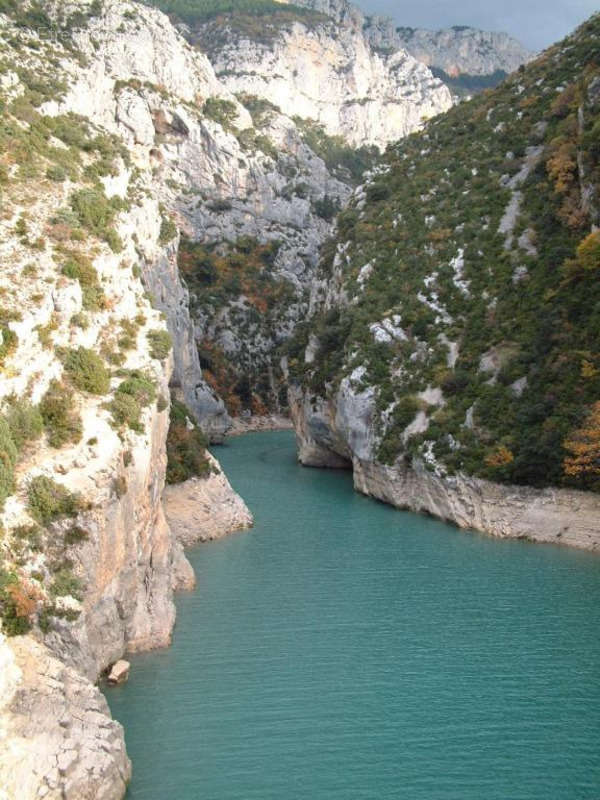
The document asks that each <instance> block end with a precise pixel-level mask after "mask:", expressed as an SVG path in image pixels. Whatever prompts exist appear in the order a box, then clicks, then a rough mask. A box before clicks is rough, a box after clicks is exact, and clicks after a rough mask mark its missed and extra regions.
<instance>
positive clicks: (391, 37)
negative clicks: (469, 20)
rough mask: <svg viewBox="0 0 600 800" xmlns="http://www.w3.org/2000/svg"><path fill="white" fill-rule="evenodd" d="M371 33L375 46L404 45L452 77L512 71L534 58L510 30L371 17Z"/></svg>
mask: <svg viewBox="0 0 600 800" xmlns="http://www.w3.org/2000/svg"><path fill="white" fill-rule="evenodd" d="M367 36H368V37H369V40H370V41H371V42H372V44H373V45H374V46H375V47H379V48H384V49H386V48H392V49H395V48H403V49H404V50H406V51H407V52H409V53H410V54H411V55H412V56H413V57H414V58H416V59H417V60H418V61H421V62H422V63H423V64H427V66H429V67H437V68H438V69H440V70H443V71H444V72H445V73H446V75H449V76H450V77H458V76H459V75H462V74H467V75H471V76H473V75H480V76H483V75H492V74H493V73H495V72H503V73H505V74H509V73H511V72H514V71H515V70H516V69H518V68H519V67H520V66H521V65H522V64H526V63H527V62H528V61H531V59H532V57H533V53H530V52H529V51H528V50H526V48H525V47H523V45H522V44H521V43H520V42H518V41H517V40H516V39H514V38H513V37H512V36H509V35H508V34H507V33H499V32H495V31H481V30H478V29H477V28H471V27H469V26H468V25H457V26H454V27H452V28H446V29H443V30H438V31H430V30H424V29H421V28H406V27H396V26H395V25H394V23H393V22H391V20H385V19H381V18H380V17H370V18H369V24H368V31H367Z"/></svg>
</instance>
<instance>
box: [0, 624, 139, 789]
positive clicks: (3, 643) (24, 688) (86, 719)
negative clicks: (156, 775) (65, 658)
mask: <svg viewBox="0 0 600 800" xmlns="http://www.w3.org/2000/svg"><path fill="white" fill-rule="evenodd" d="M0 720H1V726H0V750H1V751H2V758H0V798H2V800H15V798H22V799H23V800H30V799H31V800H34V798H36V799H37V798H46V800H120V798H122V797H123V795H124V794H125V790H126V787H127V783H128V781H129V778H130V776H131V764H130V762H129V759H128V758H127V754H126V752H125V742H124V739H123V729H122V727H121V726H120V725H119V723H118V722H115V721H114V720H113V719H111V716H110V711H109V709H108V705H107V703H106V700H105V699H104V697H103V696H102V694H101V693H100V691H99V690H98V689H97V688H96V687H95V686H92V685H91V684H90V683H89V682H88V681H87V680H85V678H83V677H82V676H81V675H80V674H79V673H78V672H77V671H76V670H74V669H72V668H71V667H67V666H65V665H64V664H62V663H61V662H60V661H58V660H57V659H56V658H53V657H52V656H51V655H50V654H49V653H48V652H47V651H46V650H45V649H44V648H43V647H41V646H40V645H39V644H37V643H36V642H34V641H33V640H31V639H30V638H29V637H18V638H16V639H12V640H5V639H4V637H3V636H2V634H0Z"/></svg>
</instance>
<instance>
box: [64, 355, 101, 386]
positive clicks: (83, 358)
mask: <svg viewBox="0 0 600 800" xmlns="http://www.w3.org/2000/svg"><path fill="white" fill-rule="evenodd" d="M64 355H65V357H64V365H65V370H66V372H67V375H68V376H69V378H70V379H71V381H72V383H73V385H74V386H76V387H77V389H79V390H80V391H82V392H89V393H90V394H106V393H107V392H108V390H109V389H110V373H109V371H108V370H107V368H106V367H105V365H104V361H103V360H102V359H101V358H100V356H99V355H98V354H97V353H94V351H93V350H88V349H87V348H86V347H78V348H77V349H70V350H67V351H66V352H65V354H64Z"/></svg>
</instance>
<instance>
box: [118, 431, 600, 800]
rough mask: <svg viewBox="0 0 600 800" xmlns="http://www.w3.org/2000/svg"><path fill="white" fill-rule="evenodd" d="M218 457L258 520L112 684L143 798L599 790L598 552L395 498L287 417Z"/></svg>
mask: <svg viewBox="0 0 600 800" xmlns="http://www.w3.org/2000/svg"><path fill="white" fill-rule="evenodd" d="M217 455H218V457H219V458H220V459H221V462H222V464H223V466H224V468H225V470H226V472H227V474H228V475H229V477H230V479H231V482H232V483H233V485H234V486H235V488H237V490H238V491H240V492H241V493H242V495H243V496H244V497H245V499H246V501H247V502H248V505H249V506H250V507H251V509H252V511H253V512H254V514H255V516H256V527H255V528H254V530H252V531H251V532H247V533H241V534H236V535H233V536H231V537H228V538H226V539H224V540H222V541H219V542H214V543H210V544H205V545H201V546H199V547H197V548H195V549H193V550H191V551H190V552H189V557H190V560H191V561H192V563H193V565H194V568H195V570H196V574H197V577H198V588H197V590H196V591H195V592H194V593H192V594H188V595H180V596H179V598H178V600H177V605H178V617H177V627H176V631H175V638H174V643H173V646H172V647H171V648H170V649H167V650H163V651H159V652H153V653H147V654H143V655H140V656H135V657H133V658H132V676H131V679H130V682H129V683H128V684H127V685H125V686H123V687H120V688H117V689H110V690H108V691H107V697H108V700H109V702H110V705H111V708H112V711H113V713H114V716H115V717H116V718H117V719H119V720H120V721H121V722H122V723H123V724H124V725H125V729H126V740H127V746H128V750H129V754H130V756H131V758H132V760H133V769H134V772H133V782H132V784H131V788H130V791H129V795H128V797H130V798H135V799H136V800H138V798H139V799H140V800H142V799H143V800H296V798H298V799H300V798H302V800H304V798H307V800H308V799H309V798H310V800H386V799H387V798H394V799H396V798H406V799H407V800H442V799H443V800H495V799H496V798H498V799H499V798H502V800H517V799H518V800H534V799H535V800H571V799H573V800H575V799H576V800H598V798H600V743H599V734H600V637H599V631H600V558H598V557H596V556H593V555H590V554H587V553H580V552H575V551H572V550H568V549H566V548H565V549H562V548H558V547H552V546H542V545H534V544H529V543H526V542H506V541H496V540H493V539H490V538H486V537H483V536H479V535H477V534H472V533H465V532H460V531H458V530H456V529H454V528H452V527H450V526H448V525H446V524H444V523H441V522H437V521H435V520H432V519H429V518H426V517H422V516H417V515H414V514H409V513H403V512H398V511H394V510H393V509H391V508H388V507H387V506H384V505H382V504H379V503H376V502H374V501H371V500H368V499H366V498H364V497H361V496H359V495H357V494H355V493H353V491H352V484H351V477H350V475H349V474H347V473H340V472H329V471H324V470H310V469H303V468H301V467H299V466H298V465H297V464H296V462H295V449H294V443H293V437H292V435H291V434H289V433H287V432H283V433H281V432H277V433H264V434H251V435H248V436H245V437H242V438H237V439H234V440H232V441H231V443H230V444H229V445H228V446H227V447H223V448H221V449H219V450H218V452H217Z"/></svg>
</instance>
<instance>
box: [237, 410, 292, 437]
mask: <svg viewBox="0 0 600 800" xmlns="http://www.w3.org/2000/svg"><path fill="white" fill-rule="evenodd" d="M231 423H232V424H231V428H230V429H229V431H228V432H227V435H228V436H242V434H244V433H259V432H263V431H293V430H294V423H293V422H292V420H291V418H290V417H285V416H283V414H266V415H264V416H259V415H252V416H249V417H233V418H232V420H231Z"/></svg>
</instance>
